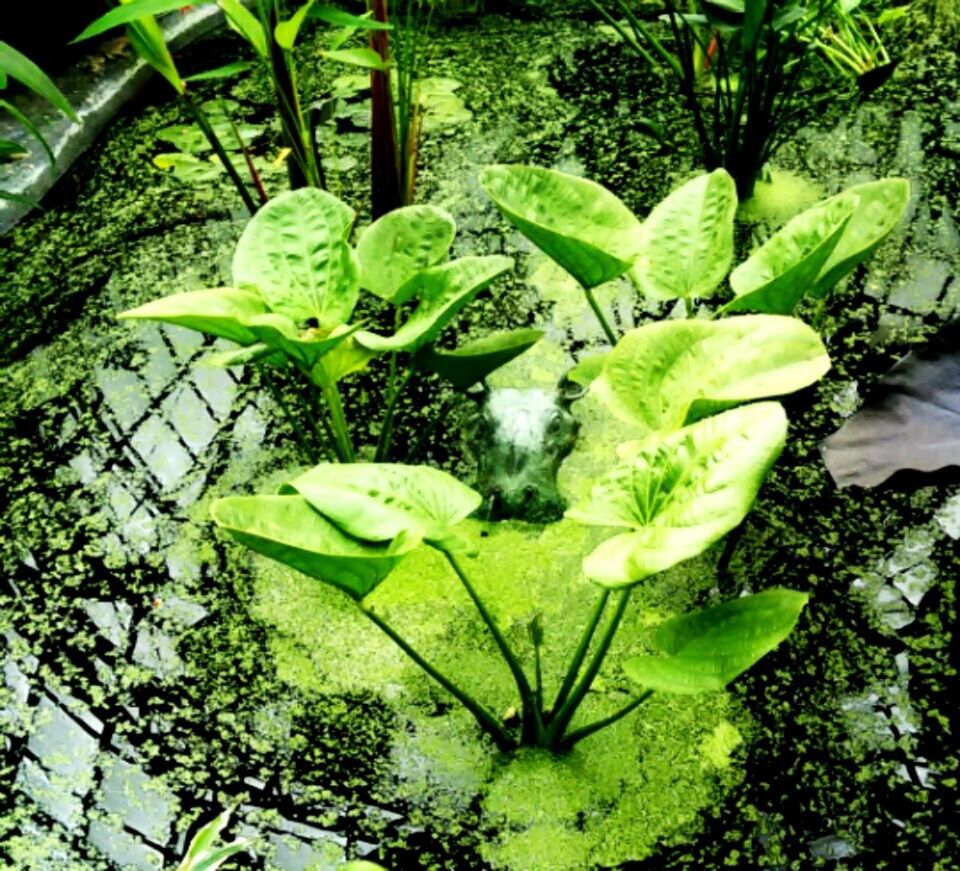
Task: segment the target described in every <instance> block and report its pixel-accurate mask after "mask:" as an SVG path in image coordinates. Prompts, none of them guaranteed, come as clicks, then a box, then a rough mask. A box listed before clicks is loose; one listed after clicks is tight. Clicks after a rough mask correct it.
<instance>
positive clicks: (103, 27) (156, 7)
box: [71, 0, 204, 42]
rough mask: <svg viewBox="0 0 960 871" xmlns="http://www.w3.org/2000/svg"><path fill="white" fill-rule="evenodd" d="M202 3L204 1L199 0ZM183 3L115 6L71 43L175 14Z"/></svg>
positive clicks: (149, 0) (157, 0)
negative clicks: (146, 19)
mask: <svg viewBox="0 0 960 871" xmlns="http://www.w3.org/2000/svg"><path fill="white" fill-rule="evenodd" d="M200 2H204V0H200ZM185 5H187V4H185V3H183V2H182V0H181V2H177V0H129V2H127V3H124V4H122V5H120V6H116V7H114V8H113V9H111V10H110V11H109V12H105V13H104V14H103V15H101V16H100V17H99V18H98V19H96V21H94V22H93V23H92V24H90V25H88V26H87V27H86V28H85V29H84V31H83V32H82V33H81V34H80V35H79V36H78V37H77V38H76V39H73V40H71V42H81V41H82V40H84V39H90V38H91V37H93V36H99V35H100V34H101V33H106V32H107V31H108V30H111V29H112V28H114V27H119V26H121V25H123V24H130V23H131V22H133V21H137V20H138V19H140V18H145V17H147V16H152V15H163V14H164V13H166V12H175V11H176V10H178V9H182V8H183V7H184V6H185Z"/></svg>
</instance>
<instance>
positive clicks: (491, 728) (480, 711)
mask: <svg viewBox="0 0 960 871" xmlns="http://www.w3.org/2000/svg"><path fill="white" fill-rule="evenodd" d="M358 607H359V608H360V610H361V611H362V612H363V613H364V614H366V615H367V617H369V618H370V620H371V621H372V622H373V623H374V624H375V625H376V626H377V628H378V629H380V630H381V631H382V632H383V633H384V634H385V635H387V637H389V638H390V640H391V641H393V643H394V644H396V645H397V647H399V648H400V649H401V650H402V651H403V652H404V653H405V654H407V656H409V657H410V658H411V659H412V660H413V661H414V662H415V663H416V664H417V665H419V666H420V668H422V669H423V670H424V671H425V672H426V673H427V674H428V675H430V677H432V678H433V679H434V680H435V681H436V682H437V683H438V684H440V686H442V687H443V688H444V689H445V690H446V691H447V692H448V693H450V695H452V696H453V697H454V698H455V699H456V700H457V701H458V702H460V704H461V705H463V706H464V707H465V708H466V709H467V710H468V711H469V712H470V713H471V714H473V716H474V718H475V719H476V721H477V724H478V725H479V726H480V728H481V729H483V731H484V732H486V733H487V734H488V735H489V736H490V737H491V738H492V739H493V740H494V743H495V744H496V745H497V748H498V749H499V750H501V751H503V752H504V753H506V752H509V751H510V750H513V749H514V746H515V745H514V742H513V741H512V740H511V738H510V736H509V735H508V734H507V732H506V730H505V729H504V728H503V726H502V725H501V724H500V723H498V722H497V719H496V717H494V716H493V714H491V713H490V712H489V711H488V710H487V709H486V708H484V707H483V705H481V704H480V703H479V702H478V701H476V699H474V698H473V697H472V696H471V695H469V694H468V693H466V692H464V690H462V689H460V687H458V686H457V685H456V684H455V683H453V681H451V680H450V679H449V678H447V677H445V676H444V675H443V674H441V673H440V672H439V671H437V669H435V668H434V667H433V666H432V665H430V663H429V662H427V661H426V660H425V659H424V658H423V657H422V656H421V655H420V654H419V653H417V651H416V650H414V649H413V648H412V647H411V646H410V645H409V644H408V643H407V642H406V641H405V640H404V639H403V638H402V637H401V636H400V635H398V634H397V632H396V631H394V629H393V627H392V626H390V624H389V623H387V622H386V621H385V620H383V619H382V618H381V617H380V616H379V615H378V614H377V613H376V612H375V611H374V610H373V609H372V608H368V607H367V606H365V605H363V604H362V603H358Z"/></svg>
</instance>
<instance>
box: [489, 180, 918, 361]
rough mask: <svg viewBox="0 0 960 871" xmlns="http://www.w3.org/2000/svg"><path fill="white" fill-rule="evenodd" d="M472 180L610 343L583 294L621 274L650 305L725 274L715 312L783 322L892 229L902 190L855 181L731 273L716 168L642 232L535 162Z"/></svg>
mask: <svg viewBox="0 0 960 871" xmlns="http://www.w3.org/2000/svg"><path fill="white" fill-rule="evenodd" d="M480 184H481V186H482V187H483V189H484V190H485V191H486V193H487V195H488V196H489V197H490V198H491V199H492V200H493V201H494V203H495V204H496V205H497V208H499V209H500V211H501V212H502V213H503V215H504V216H505V217H506V218H507V219H508V220H509V221H510V222H511V223H512V224H513V225H514V226H515V227H516V228H517V229H518V230H519V231H520V232H521V233H523V234H524V236H526V237H527V238H528V239H529V240H530V241H531V242H533V243H534V244H535V245H536V246H537V247H538V248H540V249H541V250H542V251H543V252H544V253H545V254H547V256H549V257H550V258H551V259H552V260H554V261H555V262H556V263H557V264H559V265H560V266H561V267H563V268H564V269H565V270H566V271H567V272H569V273H570V274H571V275H572V276H573V277H574V278H575V279H576V280H577V281H578V282H579V284H580V286H581V287H582V288H583V290H584V293H585V294H586V298H587V301H588V303H589V304H590V307H591V308H592V309H593V311H594V312H595V313H596V316H597V318H598V320H599V322H600V325H601V326H602V328H603V331H604V334H605V335H606V337H607V340H608V341H609V343H610V344H611V345H613V344H615V343H616V335H615V333H614V331H613V328H612V327H611V326H610V323H609V321H608V320H607V318H606V316H605V315H604V313H603V312H602V311H601V309H600V307H599V306H598V304H597V302H596V299H595V298H594V296H593V294H592V290H593V289H594V288H595V287H597V286H598V285H600V284H603V283H604V282H606V281H610V280H612V279H614V278H617V277H619V276H621V275H629V277H630V279H631V281H632V282H633V283H634V285H635V286H636V287H637V289H638V290H639V291H640V292H641V293H643V294H644V296H646V297H648V298H650V299H657V300H670V299H696V298H705V297H711V296H713V295H714V294H716V293H717V291H718V290H719V288H720V286H721V284H722V282H723V280H724V278H726V277H727V275H728V273H729V284H730V288H731V289H732V291H733V294H734V296H733V299H732V300H730V301H728V302H727V303H726V304H725V305H723V306H722V307H721V309H720V313H726V312H732V311H752V312H766V313H772V314H792V313H793V312H794V310H795V309H796V307H797V305H798V304H799V303H800V301H801V300H802V299H804V298H805V297H809V298H813V299H815V300H822V299H823V298H824V297H825V296H826V295H827V293H829V292H830V290H831V289H832V288H833V287H835V286H836V285H837V283H838V282H839V281H840V280H841V279H842V278H843V277H844V276H846V275H848V274H849V273H850V272H851V270H853V269H854V267H856V266H857V264H859V263H861V262H862V261H863V260H865V259H866V258H867V257H868V256H869V255H870V254H872V253H873V252H874V251H875V250H876V248H877V247H878V246H879V245H880V243H881V242H882V241H883V240H884V239H885V238H886V237H887V236H888V235H889V234H890V233H891V232H892V231H893V229H894V228H895V227H896V226H897V223H898V222H899V221H900V218H901V217H902V215H903V213H904V211H905V210H906V207H907V202H908V200H909V197H910V183H909V182H908V181H907V180H906V179H901V178H886V179H880V180H878V181H872V182H864V183H863V184H858V185H854V186H853V187H851V188H848V189H847V190H846V191H844V192H842V193H840V194H837V195H836V196H833V197H830V198H829V199H827V200H824V201H822V202H820V203H817V204H815V205H813V206H811V207H810V208H809V209H807V210H806V211H804V212H802V213H801V214H799V215H797V216H796V217H795V218H793V219H792V220H790V221H789V222H788V223H787V224H785V225H784V226H783V227H782V228H780V229H779V230H778V231H777V232H776V233H774V234H773V235H772V236H771V237H770V238H769V239H767V240H766V241H765V242H764V243H763V244H762V245H761V246H760V247H759V248H757V250H755V251H754V252H753V253H752V254H751V255H750V256H749V257H748V258H747V259H746V260H745V261H744V262H743V263H741V264H739V265H738V266H737V267H736V268H735V269H733V271H732V272H730V267H731V266H732V264H733V256H734V250H733V222H734V216H735V214H736V210H737V192H736V186H735V184H734V181H733V178H732V177H731V176H730V174H729V173H727V172H726V171H725V170H723V169H716V170H714V171H713V172H711V173H707V174H704V175H700V176H697V177H696V178H693V179H691V180H690V181H688V182H686V183H685V184H683V185H681V186H680V187H679V188H677V189H676V190H674V191H673V192H672V193H671V194H670V195H669V196H667V197H666V199H664V200H663V201H662V202H661V203H659V204H658V205H657V206H656V207H655V208H654V209H653V210H652V211H651V212H650V214H649V215H648V216H647V219H646V221H644V222H643V223H642V224H641V222H640V220H639V219H638V218H637V217H636V216H635V215H634V214H633V213H632V212H631V211H630V210H629V209H628V208H627V207H626V206H625V205H624V204H623V203H622V202H621V201H620V200H619V199H618V198H617V197H616V196H615V195H614V194H612V193H611V192H610V191H608V190H606V189H605V188H604V187H602V186H601V185H599V184H596V183H595V182H591V181H588V180H586V179H582V178H577V177H575V176H571V175H567V174H566V173H562V172H558V171H557V170H551V169H543V168H540V167H535V166H521V165H498V166H488V167H486V168H485V169H484V170H483V172H482V173H481V175H480Z"/></svg>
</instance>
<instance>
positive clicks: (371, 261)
mask: <svg viewBox="0 0 960 871" xmlns="http://www.w3.org/2000/svg"><path fill="white" fill-rule="evenodd" d="M456 232H457V225H456V223H455V222H454V220H453V218H452V217H451V216H450V214H449V213H448V212H446V211H444V210H443V209H438V208H436V207H435V206H406V207H404V208H401V209H394V210H393V211H391V212H387V214H385V215H384V216H383V217H381V218H379V219H378V220H376V221H374V222H373V223H372V224H371V225H370V226H369V227H367V228H366V229H364V230H363V232H362V233H361V234H360V237H359V239H358V240H357V259H358V260H359V262H360V286H361V287H363V288H364V289H366V290H369V291H370V292H371V293H375V294H376V295H377V296H379V297H380V298H381V299H386V300H389V301H390V302H393V303H394V304H399V303H402V302H406V299H403V298H400V297H399V296H398V291H399V290H400V288H401V287H403V286H404V284H406V282H407V281H408V280H409V279H410V278H411V277H412V276H413V275H414V273H416V272H419V271H420V270H421V269H425V268H426V267H428V266H433V265H435V264H437V263H439V262H440V261H441V260H442V259H443V258H444V257H445V256H446V253H447V251H449V250H450V245H451V244H452V243H453V237H454V235H455V233H456ZM408 298H409V297H408Z"/></svg>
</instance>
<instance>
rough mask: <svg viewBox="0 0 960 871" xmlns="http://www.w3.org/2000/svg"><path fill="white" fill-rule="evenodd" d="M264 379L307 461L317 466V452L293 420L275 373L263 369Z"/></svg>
mask: <svg viewBox="0 0 960 871" xmlns="http://www.w3.org/2000/svg"><path fill="white" fill-rule="evenodd" d="M263 379H264V381H266V383H267V389H268V390H269V391H270V394H271V395H272V396H273V400H274V402H276V403H277V405H279V406H280V410H281V411H282V412H283V416H284V417H285V418H286V419H287V423H289V424H290V429H292V430H293V436H294V438H295V439H296V440H297V442H298V443H299V445H300V449H301V450H302V451H303V453H304V456H305V457H306V459H307V462H310V463H314V464H316V463H317V461H318V459H319V458H318V457H317V454H316V451H314V450H312V449H311V447H310V445H308V444H307V440H306V439H305V438H304V437H303V432H302V430H301V428H300V426H299V425H298V422H297V421H296V420H294V419H293V415H292V414H291V413H290V408H289V406H288V405H287V403H286V400H285V399H284V398H283V393H282V392H281V390H280V387H279V385H278V384H277V380H276V378H275V377H274V375H273V373H272V372H270V371H269V370H268V369H266V368H264V369H263Z"/></svg>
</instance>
